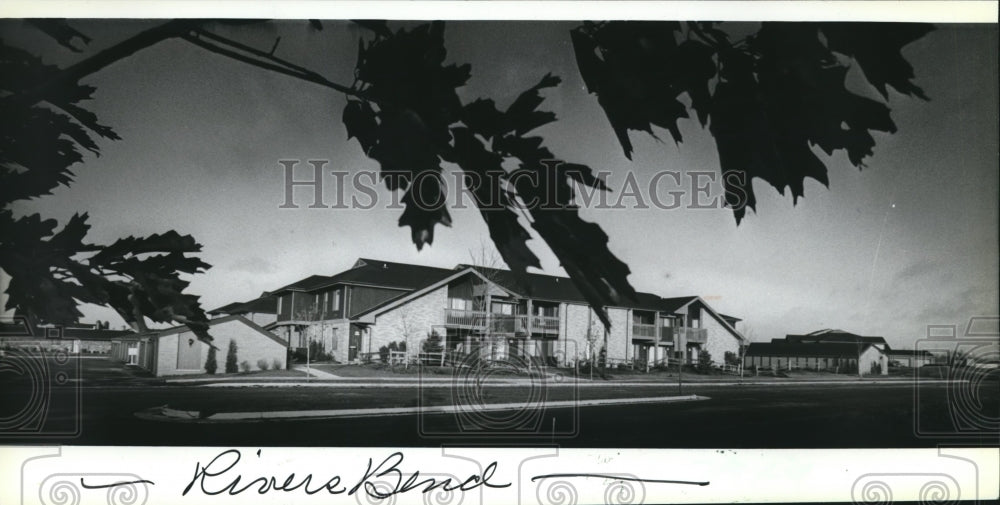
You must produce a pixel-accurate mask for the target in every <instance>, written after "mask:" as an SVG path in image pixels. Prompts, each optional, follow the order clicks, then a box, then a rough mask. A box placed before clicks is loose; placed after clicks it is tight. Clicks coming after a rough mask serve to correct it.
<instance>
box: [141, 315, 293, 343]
mask: <svg viewBox="0 0 1000 505" xmlns="http://www.w3.org/2000/svg"><path fill="white" fill-rule="evenodd" d="M229 321H238V322H240V323H243V324H244V325H245V326H248V327H249V328H250V329H252V330H254V331H256V332H257V333H260V334H261V335H263V336H265V337H267V338H269V339H271V340H274V341H275V342H277V343H279V344H281V345H285V344H286V342H285V341H284V340H281V338H279V337H278V336H277V335H275V334H274V333H271V332H269V331H267V330H265V329H264V328H263V327H262V326H260V325H259V324H257V323H255V322H253V321H251V320H249V319H247V318H245V317H243V316H240V315H232V316H225V317H217V318H215V319H209V320H208V326H209V327H212V326H216V325H219V324H222V323H227V322H229ZM186 331H191V329H190V328H188V327H187V325H184V324H181V325H178V326H172V327H170V328H164V329H162V330H152V331H149V332H146V333H135V334H132V335H123V336H124V337H126V338H127V337H132V336H135V337H139V338H142V337H153V338H160V337H165V336H167V335H174V334H177V333H184V332H186ZM209 331H211V330H209Z"/></svg>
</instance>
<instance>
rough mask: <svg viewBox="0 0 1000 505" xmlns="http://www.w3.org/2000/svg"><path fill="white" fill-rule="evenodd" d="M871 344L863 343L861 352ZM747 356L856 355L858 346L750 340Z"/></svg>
mask: <svg viewBox="0 0 1000 505" xmlns="http://www.w3.org/2000/svg"><path fill="white" fill-rule="evenodd" d="M870 346H871V344H864V347H862V348H861V352H864V351H866V350H867V349H868V348H869V347H870ZM746 355H747V356H782V357H796V356H798V357H841V356H843V357H853V358H857V357H858V346H857V344H853V343H825V344H823V345H812V344H803V343H797V342H795V343H793V342H773V341H772V342H752V343H751V344H750V347H749V348H747V354H746Z"/></svg>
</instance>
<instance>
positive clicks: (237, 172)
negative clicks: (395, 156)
mask: <svg viewBox="0 0 1000 505" xmlns="http://www.w3.org/2000/svg"><path fill="white" fill-rule="evenodd" d="M74 26H78V27H79V28H80V29H81V30H82V31H83V32H85V33H87V34H88V35H91V36H92V37H93V38H94V42H93V43H92V44H91V47H90V50H89V51H88V52H91V51H94V50H99V49H100V48H102V47H106V46H107V45H108V44H110V43H113V42H116V41H118V40H121V39H122V38H123V37H124V36H127V35H130V34H132V33H135V32H136V31H137V30H138V29H140V28H142V27H143V25H141V23H140V22H136V21H114V22H93V21H90V22H82V21H77V22H75V23H74ZM572 26H574V24H573V23H550V22H534V23H523V22H522V23H509V22H508V23H497V22H494V23H481V22H476V23H473V22H449V23H448V25H447V29H446V38H447V46H448V49H449V55H448V56H449V59H450V60H452V61H455V62H468V63H471V64H472V79H471V81H470V82H469V85H468V86H466V87H465V88H463V90H462V98H463V100H464V101H471V100H473V99H475V98H476V97H480V96H489V97H492V98H494V99H495V100H496V101H497V102H498V103H499V104H500V105H501V106H506V105H507V104H508V103H509V102H510V101H511V100H512V99H513V98H514V96H516V94H517V93H518V92H519V91H521V90H523V89H525V88H527V87H529V86H531V85H533V84H534V83H535V82H537V80H538V79H539V78H540V77H541V76H542V75H544V74H545V73H546V72H552V73H554V74H556V75H558V76H560V77H562V79H563V84H562V85H561V86H560V87H558V88H556V89H552V90H549V91H548V92H547V93H546V101H545V103H544V104H543V108H547V109H549V110H553V111H555V112H556V113H557V114H558V117H559V121H558V122H556V123H554V124H551V125H548V126H546V127H544V128H543V129H541V130H539V133H540V134H542V135H543V136H544V137H545V139H546V143H547V145H548V146H550V148H551V149H552V151H553V152H554V153H555V154H556V156H557V157H559V158H561V159H565V160H567V161H574V162H581V163H586V164H589V165H590V166H592V167H594V168H595V169H599V170H610V171H613V172H614V174H615V175H614V176H613V177H612V178H611V180H610V181H609V183H610V185H611V186H612V187H613V188H614V190H615V191H616V192H617V191H618V190H620V189H621V184H620V182H622V181H623V180H624V177H625V174H626V173H628V172H629V171H631V172H633V173H634V174H635V177H636V180H638V181H640V182H641V183H644V184H645V183H648V181H649V180H650V178H651V177H653V175H654V174H655V173H657V171H660V170H671V171H680V172H691V171H706V170H707V171H717V170H718V156H717V154H716V152H715V148H714V142H713V140H712V138H711V136H710V135H709V134H708V133H707V131H704V130H702V129H701V127H700V126H699V125H698V124H697V122H696V121H693V120H689V121H683V122H682V125H681V128H682V132H683V133H684V138H685V141H684V142H683V143H682V144H680V145H675V144H674V143H673V142H672V141H670V140H669V135H668V134H667V133H666V132H663V131H660V132H658V136H659V137H660V138H662V139H665V141H664V142H658V141H656V140H655V139H652V138H650V137H649V136H646V135H642V134H633V136H632V140H633V142H634V144H635V146H636V154H635V155H634V157H633V158H634V160H633V161H629V160H627V159H626V158H625V157H624V156H623V154H622V151H621V148H620V146H619V144H618V143H617V141H616V139H615V137H614V135H613V132H612V130H611V128H610V127H609V125H608V123H607V121H606V118H605V116H604V114H603V112H602V111H601V109H600V107H599V106H598V104H597V101H596V99H595V98H594V97H593V96H590V95H588V94H587V93H586V90H585V89H584V87H583V83H582V81H581V79H580V77H579V74H578V71H577V68H576V64H575V60H574V57H573V52H572V46H571V44H570V39H569V33H568V30H569V28H571V27H572ZM0 33H2V37H3V38H4V39H5V41H8V42H10V43H14V44H19V45H22V46H25V47H28V48H30V49H31V50H32V51H33V52H35V53H36V54H41V55H44V57H45V59H46V61H48V62H53V63H60V64H65V63H69V62H72V61H74V60H75V58H79V56H76V55H73V54H72V53H69V52H68V51H65V50H61V49H59V48H58V46H54V45H53V44H51V43H49V42H48V41H47V40H46V39H45V38H44V37H40V36H36V35H34V34H32V33H30V29H29V28H26V27H24V26H23V25H21V24H20V23H19V22H16V21H2V22H0ZM226 33H227V34H228V35H231V36H234V37H237V38H239V39H240V40H243V41H245V42H248V43H252V44H254V45H255V46H257V47H260V48H263V49H270V47H271V45H272V43H273V39H274V37H275V36H277V35H281V37H282V39H281V43H280V45H279V46H278V48H277V51H276V54H277V55H278V56H282V57H285V58H288V59H290V60H293V61H295V62H299V63H301V64H302V65H304V66H306V67H309V68H313V69H315V70H317V71H319V72H321V73H323V74H324V75H326V76H327V77H329V78H330V79H332V80H334V81H338V82H343V83H347V84H349V83H350V82H351V79H352V75H353V68H354V62H355V57H356V54H357V41H358V37H359V36H360V35H362V33H361V32H359V31H358V30H357V29H356V28H354V27H351V26H348V25H345V24H330V23H328V24H327V25H326V29H324V30H323V31H321V32H314V31H310V30H307V29H306V27H305V25H304V24H301V23H299V24H293V23H284V24H277V25H273V24H272V25H268V26H266V27H257V28H254V29H252V30H249V31H248V30H239V31H237V30H233V29H230V30H228V31H227V32H226ZM904 55H905V56H906V57H907V58H908V59H909V61H910V62H911V63H912V64H913V66H914V68H915V71H916V75H917V84H918V85H920V86H921V87H922V88H923V89H924V91H925V92H926V93H927V95H928V96H929V97H930V98H931V101H930V102H923V101H920V100H917V99H911V98H908V97H904V96H901V95H898V94H895V93H893V94H891V95H890V101H889V104H890V106H891V107H892V109H893V114H892V115H893V118H894V120H895V121H896V123H897V125H898V126H899V132H898V133H897V134H895V135H876V140H877V142H878V145H877V146H876V148H875V155H874V156H873V157H871V158H869V159H868V160H867V168H866V169H865V170H863V171H858V170H857V169H855V168H854V167H853V166H851V165H850V163H849V162H848V161H847V159H846V157H845V156H843V155H837V156H834V157H832V158H831V159H829V160H827V161H828V166H829V168H830V189H829V190H827V189H826V188H824V187H823V186H822V185H821V184H819V183H816V182H815V181H811V180H810V181H807V183H806V196H805V198H803V199H801V200H800V201H799V203H798V205H797V206H795V207H793V205H792V201H791V197H790V196H786V197H782V196H781V195H779V194H778V193H777V192H776V191H775V190H774V189H773V188H771V187H770V186H768V185H767V184H765V183H762V182H759V181H758V182H757V183H756V184H755V190H756V192H757V199H758V204H757V210H758V213H757V214H754V213H752V212H751V213H748V215H747V218H746V219H745V220H744V222H743V224H741V225H740V226H739V227H737V226H736V224H735V221H734V219H733V216H732V212H731V211H730V210H728V209H709V210H705V209H701V210H695V209H683V208H682V209H675V210H659V209H646V210H641V209H632V210H627V211H623V210H607V209H603V210H602V209H586V210H584V211H583V215H584V216H585V217H586V218H587V219H589V220H593V221H595V222H597V223H599V224H600V225H601V226H602V227H603V228H604V230H605V231H606V232H607V233H608V235H609V236H610V238H611V244H610V247H611V250H612V251H613V252H614V253H615V254H617V255H618V256H619V258H621V259H622V260H624V261H625V262H626V263H628V265H629V266H630V267H631V269H632V272H633V273H632V275H631V277H630V278H629V280H630V281H631V283H632V284H633V286H635V287H636V288H637V289H639V290H642V291H649V292H653V293H657V294H660V295H662V296H681V295H700V296H702V297H703V298H705V299H706V300H708V302H709V303H710V304H711V305H713V306H714V307H715V308H716V309H717V310H719V311H721V312H724V313H727V314H731V315H735V316H738V317H741V318H743V319H744V320H745V324H746V328H748V333H749V336H751V338H752V339H754V340H767V339H770V338H772V337H780V336H783V335H785V334H787V333H805V332H809V331H813V330H818V329H822V328H840V329H844V330H847V331H851V332H856V333H861V334H866V335H882V336H885V337H886V338H887V339H888V341H889V343H890V344H892V345H893V346H899V345H903V344H905V343H908V342H912V341H913V340H914V339H916V338H919V337H921V336H923V335H924V334H925V331H926V330H925V327H926V325H928V324H957V325H964V324H965V322H966V321H967V320H968V318H969V317H970V316H975V315H985V314H996V313H997V311H998V308H997V306H998V295H997V293H998V286H997V278H998V263H997V262H998V246H997V244H998V237H997V221H998V216H997V208H998V168H997V167H998V159H997V158H998V142H997V139H998V132H997V89H998V82H997V65H996V61H997V26H996V25H995V24H993V25H960V26H956V25H951V26H949V25H939V26H938V29H937V30H936V31H934V32H932V33H930V34H929V35H928V36H926V37H925V38H923V39H921V40H919V41H917V42H915V43H913V44H911V45H910V46H908V47H907V48H906V50H905V51H904ZM84 82H86V83H88V84H92V85H94V86H96V87H97V90H98V91H97V93H96V95H95V99H94V100H93V102H92V103H91V104H90V108H91V109H92V110H93V111H94V112H95V113H96V114H97V115H98V116H99V117H100V118H101V120H102V121H103V122H104V123H105V124H108V125H110V126H112V127H113V128H114V129H115V130H116V131H117V132H118V133H119V134H120V135H121V137H122V139H123V140H121V141H117V142H109V141H105V142H101V143H100V146H101V150H102V155H101V156H100V157H99V158H93V157H91V158H88V159H87V160H86V162H85V163H84V164H82V165H78V166H77V167H76V173H77V178H76V182H75V184H74V185H73V186H72V187H71V188H60V189H59V190H58V191H56V193H55V194H54V195H53V196H48V197H45V198H41V199H38V200H36V201H34V202H31V203H29V204H23V205H19V206H17V207H16V208H15V212H17V213H18V214H25V213H32V212H40V213H42V215H43V216H46V217H55V218H58V219H60V220H61V221H63V220H65V219H66V218H68V217H69V216H70V215H72V213H73V212H84V211H85V212H89V213H90V216H91V220H90V222H91V223H92V224H93V228H92V230H91V234H90V235H89V237H88V238H89V239H90V240H91V241H94V242H98V243H109V242H111V241H113V240H114V239H116V238H119V237H122V236H125V235H129V234H140V235H148V234H152V233H156V232H163V231H166V230H169V229H175V230H177V231H178V232H180V233H183V234H191V235H193V236H194V237H195V238H196V239H197V240H198V241H199V242H200V243H201V244H203V246H204V252H203V254H202V255H201V256H202V258H203V259H204V260H205V261H207V262H208V263H210V264H212V265H213V268H212V269H210V270H209V271H208V272H207V273H205V274H203V275H199V276H196V277H194V278H193V279H192V281H193V282H192V286H191V290H192V292H193V293H195V294H197V295H200V296H201V299H202V302H203V304H204V306H205V307H206V308H207V309H211V308H215V307H217V306H220V305H223V304H225V303H228V302H231V301H237V300H246V299H249V298H253V297H255V296H257V295H258V294H260V292H262V291H265V290H269V289H274V288H277V287H279V286H281V285H283V284H287V283H289V282H293V281H295V280H298V279H300V278H302V277H305V276H308V275H311V274H327V275H329V274H333V273H336V272H339V271H341V270H343V269H346V268H348V267H349V266H350V265H351V264H352V263H353V262H354V261H355V260H356V259H357V258H358V257H371V258H380V259H386V260H391V261H400V262H410V263H419V264H424V265H434V266H441V267H452V266H454V265H455V264H456V263H459V262H468V261H469V250H470V249H476V248H478V247H479V246H480V244H483V243H486V244H489V238H488V233H487V231H486V228H485V225H484V224H483V223H482V221H481V219H480V218H479V214H478V211H476V210H475V209H474V208H471V207H469V208H466V209H454V210H452V212H451V214H452V218H453V221H454V223H453V225H452V227H451V228H442V227H438V228H437V230H436V235H435V241H434V245H433V246H432V247H428V248H425V249H424V250H423V251H421V252H417V250H416V249H415V247H414V246H413V245H412V243H411V242H410V233H409V229H404V228H398V227H397V225H396V221H397V219H398V217H399V211H398V210H392V209H384V208H376V209H373V210H367V211H362V210H351V209H309V208H305V206H306V204H308V203H310V200H311V196H310V193H309V191H308V190H301V192H296V197H297V201H299V202H301V203H302V204H303V208H301V209H279V208H278V206H279V205H280V204H281V203H282V198H283V193H284V188H283V174H282V168H281V166H280V165H279V163H278V161H279V160H282V159H301V160H309V159H324V160H329V165H328V168H329V169H340V170H360V169H368V170H375V169H377V164H376V163H374V162H372V161H371V160H368V159H367V158H365V157H364V156H363V154H362V152H361V149H360V147H359V146H358V144H357V143H356V142H354V141H350V142H349V141H347V140H346V132H345V130H344V127H343V125H342V123H341V121H340V117H341V110H342V108H343V105H344V99H343V97H342V96H341V95H339V94H337V93H335V92H333V91H331V90H328V89H326V88H322V87H319V86H315V85H312V84H309V83H305V82H301V81H297V80H295V79H293V78H289V77H285V76H281V75H278V74H274V73H269V72H266V71H263V70H259V69H255V68H251V67H249V66H247V65H245V64H242V63H238V62H235V61H232V60H229V59H226V58H224V57H221V56H218V55H214V54H210V53H207V52H205V51H203V50H202V49H199V48H197V47H195V46H192V45H190V44H188V43H185V42H182V41H168V42H164V43H161V44H159V45H156V46H154V47H152V48H149V49H146V50H144V51H142V52H140V53H137V54H136V55H134V56H132V57H130V58H128V59H126V60H124V61H121V62H119V63H116V64H114V65H113V66H111V67H108V68H106V69H104V70H102V71H100V72H99V73H97V74H94V75H92V76H90V77H88V78H87V79H86V80H85V81H84ZM866 91H867V92H870V90H866ZM890 93H892V92H890ZM301 175H302V176H305V172H302V174H301ZM332 182H333V181H332V180H330V179H328V183H332ZM713 188H714V189H713V191H715V192H716V193H717V192H718V185H716V186H714V187H713ZM673 189H677V188H676V187H674V188H673ZM331 191H333V189H332V188H328V191H327V193H328V194H332V193H331ZM379 194H380V197H381V198H383V199H384V200H385V199H387V198H388V193H387V192H386V191H385V190H384V189H380V192H379ZM685 198H690V195H688V196H687V197H685ZM615 199H616V195H615V194H612V195H611V200H612V201H614V200H615ZM629 201H630V200H627V202H629ZM328 203H329V202H328ZM529 244H530V245H531V246H532V248H533V250H534V251H535V252H536V254H538V255H539V257H540V258H541V259H542V264H543V266H544V271H545V272H546V273H551V274H564V272H563V271H562V270H561V269H560V267H559V263H558V260H557V259H556V258H555V257H554V255H552V254H551V252H550V251H549V250H548V249H547V247H546V246H545V245H544V243H542V242H541V241H540V240H533V241H531V242H530V243H529ZM85 314H86V319H87V320H88V321H93V320H95V319H105V320H107V319H110V320H112V321H113V322H114V324H115V325H119V324H121V319H120V318H118V317H117V316H116V315H114V313H113V311H111V310H110V309H103V308H96V307H86V309H85Z"/></svg>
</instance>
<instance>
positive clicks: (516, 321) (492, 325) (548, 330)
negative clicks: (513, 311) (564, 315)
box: [444, 309, 559, 334]
mask: <svg viewBox="0 0 1000 505" xmlns="http://www.w3.org/2000/svg"><path fill="white" fill-rule="evenodd" d="M529 319H530V322H531V332H532V333H542V334H558V333H559V318H558V317H556V316H527V315H523V314H520V315H510V314H491V313H488V312H484V311H478V310H462V309H444V320H445V324H446V325H449V326H455V327H459V328H467V329H474V330H485V329H487V328H489V329H490V331H491V332H494V333H515V334H517V333H519V334H527V333H528V322H529Z"/></svg>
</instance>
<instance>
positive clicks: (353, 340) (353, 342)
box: [347, 324, 361, 361]
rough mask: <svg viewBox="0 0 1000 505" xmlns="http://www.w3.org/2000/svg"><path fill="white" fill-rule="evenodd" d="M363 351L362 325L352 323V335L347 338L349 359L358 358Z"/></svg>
mask: <svg viewBox="0 0 1000 505" xmlns="http://www.w3.org/2000/svg"><path fill="white" fill-rule="evenodd" d="M360 351H361V327H360V326H355V325H353V324H352V325H351V335H350V336H349V337H348V338H347V361H354V360H356V359H358V353H359V352H360Z"/></svg>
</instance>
